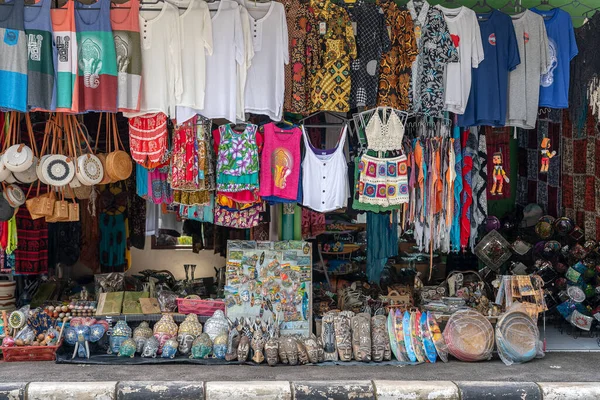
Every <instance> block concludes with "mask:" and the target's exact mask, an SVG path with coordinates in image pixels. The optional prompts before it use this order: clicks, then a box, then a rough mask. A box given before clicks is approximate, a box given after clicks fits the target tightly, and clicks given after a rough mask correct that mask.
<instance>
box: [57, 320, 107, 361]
mask: <svg viewBox="0 0 600 400" xmlns="http://www.w3.org/2000/svg"><path fill="white" fill-rule="evenodd" d="M53 330H54V329H53ZM65 332H66V333H65V341H66V342H67V343H69V344H70V345H73V346H75V349H74V350H73V356H72V357H71V358H75V354H77V356H78V357H80V358H90V347H89V342H97V341H98V340H100V339H101V338H102V336H104V332H105V328H104V326H103V325H101V324H94V325H92V326H87V325H79V326H71V327H69V328H68V329H67V330H66V331H65ZM53 335H55V337H54V338H50V340H49V341H48V344H49V343H50V342H51V341H52V340H54V341H56V340H58V339H57V337H56V334H54V333H53ZM48 336H50V334H49V335H48Z"/></svg>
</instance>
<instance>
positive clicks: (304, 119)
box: [300, 111, 348, 128]
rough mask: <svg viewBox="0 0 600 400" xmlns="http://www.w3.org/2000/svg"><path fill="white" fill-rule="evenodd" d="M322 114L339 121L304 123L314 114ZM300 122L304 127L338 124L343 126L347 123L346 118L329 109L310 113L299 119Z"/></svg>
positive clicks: (328, 126)
mask: <svg viewBox="0 0 600 400" xmlns="http://www.w3.org/2000/svg"><path fill="white" fill-rule="evenodd" d="M319 114H323V115H325V116H327V115H329V116H331V117H333V118H335V119H337V120H338V121H340V122H339V123H331V122H326V123H324V124H306V123H305V122H306V121H307V120H309V119H310V118H312V117H314V116H315V115H319ZM300 124H301V125H304V127H305V128H339V127H340V126H344V125H347V124H348V118H345V117H342V116H341V115H339V114H337V113H334V112H331V111H317V112H315V113H312V114H310V115H309V116H308V117H304V118H302V119H301V120H300Z"/></svg>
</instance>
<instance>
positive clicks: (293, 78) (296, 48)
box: [281, 0, 319, 114]
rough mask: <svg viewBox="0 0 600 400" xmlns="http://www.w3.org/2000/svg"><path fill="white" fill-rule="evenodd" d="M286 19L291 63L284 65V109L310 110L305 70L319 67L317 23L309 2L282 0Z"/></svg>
mask: <svg viewBox="0 0 600 400" xmlns="http://www.w3.org/2000/svg"><path fill="white" fill-rule="evenodd" d="M281 2H282V3H283V5H284V7H285V15H286V18H287V27H288V40H289V48H290V62H289V64H287V65H286V66H285V99H284V103H283V108H284V110H285V111H288V112H292V113H297V114H306V113H307V112H308V111H309V108H310V107H309V102H310V96H309V93H310V82H309V79H308V71H310V70H311V69H317V68H318V66H319V24H318V23H317V21H316V19H315V16H314V14H313V13H312V12H311V11H310V9H309V7H308V4H307V3H305V2H303V1H300V0H281Z"/></svg>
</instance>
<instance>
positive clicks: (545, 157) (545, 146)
mask: <svg viewBox="0 0 600 400" xmlns="http://www.w3.org/2000/svg"><path fill="white" fill-rule="evenodd" d="M540 147H541V153H542V167H541V168H540V173H543V174H545V173H548V168H550V159H551V158H553V157H554V156H555V155H556V150H553V151H550V147H551V143H550V138H548V137H545V138H543V139H542V144H541V146H540Z"/></svg>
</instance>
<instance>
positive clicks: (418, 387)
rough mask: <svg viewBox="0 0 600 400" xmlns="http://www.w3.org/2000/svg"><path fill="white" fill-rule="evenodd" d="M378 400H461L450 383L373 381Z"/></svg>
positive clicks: (456, 390)
mask: <svg viewBox="0 0 600 400" xmlns="http://www.w3.org/2000/svg"><path fill="white" fill-rule="evenodd" d="M373 385H374V386H375V395H376V397H377V400H421V399H423V400H426V399H427V400H460V394H459V393H458V387H457V386H456V385H455V384H454V383H452V382H450V381H434V382H427V381H425V382H424V381H373Z"/></svg>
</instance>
